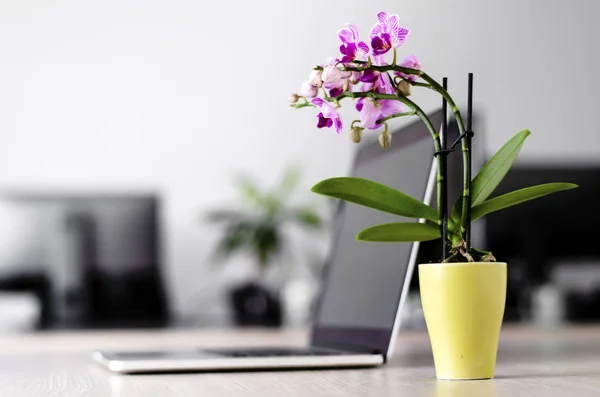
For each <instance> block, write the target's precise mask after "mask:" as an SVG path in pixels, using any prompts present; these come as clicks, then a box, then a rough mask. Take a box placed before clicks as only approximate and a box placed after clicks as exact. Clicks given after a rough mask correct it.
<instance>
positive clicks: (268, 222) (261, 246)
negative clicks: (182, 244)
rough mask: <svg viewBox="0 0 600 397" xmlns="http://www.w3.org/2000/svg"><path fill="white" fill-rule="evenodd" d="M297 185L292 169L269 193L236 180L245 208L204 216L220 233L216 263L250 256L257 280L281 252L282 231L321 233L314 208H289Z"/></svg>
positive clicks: (249, 182)
mask: <svg viewBox="0 0 600 397" xmlns="http://www.w3.org/2000/svg"><path fill="white" fill-rule="evenodd" d="M299 182H300V172H299V171H298V170H297V169H293V168H289V169H288V170H287V171H286V172H285V173H284V175H283V177H282V178H281V180H280V181H279V183H278V184H277V185H275V186H274V187H272V188H271V189H265V190H263V189H261V188H260V187H259V186H258V184H257V183H256V182H255V181H254V180H253V179H252V178H250V177H248V176H243V177H239V178H237V181H236V188H237V189H238V191H239V195H240V199H241V202H242V204H243V205H244V207H245V208H243V209H235V208H222V209H216V210H212V211H210V212H209V213H208V214H207V216H206V219H207V221H209V222H211V223H215V224H218V225H221V226H222V227H223V229H224V232H223V234H222V236H221V237H220V239H219V241H218V243H217V248H216V257H217V259H220V261H218V262H222V260H224V259H228V258H229V257H231V256H232V255H233V254H237V253H245V254H248V255H251V256H252V257H253V258H254V262H255V264H256V266H257V270H258V273H259V278H261V277H264V275H265V273H266V272H267V271H268V270H269V268H270V266H271V265H273V263H275V262H276V261H275V258H276V257H277V256H278V255H279V254H281V253H282V252H283V250H284V249H285V244H286V241H285V238H284V234H283V228H284V227H286V226H288V225H297V226H301V227H304V228H305V229H308V230H318V229H321V228H322V226H323V220H322V218H321V217H320V216H319V214H318V212H317V211H316V210H315V208H314V206H311V205H309V204H302V205H292V204H290V203H292V202H293V194H294V192H295V191H296V188H297V186H298V183H299Z"/></svg>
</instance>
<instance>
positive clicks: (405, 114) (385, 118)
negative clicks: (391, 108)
mask: <svg viewBox="0 0 600 397" xmlns="http://www.w3.org/2000/svg"><path fill="white" fill-rule="evenodd" d="M414 115H416V113H415V112H414V111H412V112H404V113H396V114H392V115H390V116H387V117H384V118H382V119H379V120H377V124H383V123H385V122H386V121H388V120H391V119H395V118H396V117H404V116H414Z"/></svg>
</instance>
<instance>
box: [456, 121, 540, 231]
mask: <svg viewBox="0 0 600 397" xmlns="http://www.w3.org/2000/svg"><path fill="white" fill-rule="evenodd" d="M530 134H531V132H530V131H529V130H523V131H521V132H519V133H517V134H516V135H515V136H513V137H512V138H511V139H509V140H508V142H506V143H505V144H504V146H502V147H501V148H500V150H498V151H497V152H496V154H494V155H493V156H492V158H491V159H490V160H489V161H488V162H487V163H486V164H485V165H484V166H483V168H482V169H481V171H479V174H477V176H476V177H475V178H474V179H473V180H472V182H471V192H470V193H471V207H475V206H477V205H479V204H481V203H483V202H484V201H485V200H486V199H487V198H488V197H489V196H490V194H492V192H493V191H494V189H496V187H498V185H499V184H500V182H501V181H502V179H504V176H505V175H506V173H507V172H508V170H509V169H510V167H512V165H513V163H514V161H515V159H516V158H517V155H518V154H519V151H520V150H521V146H523V143H524V142H525V139H527V137H528V136H529V135H530ZM461 210H462V196H461V197H459V198H458V200H456V203H455V204H454V207H453V208H452V218H453V219H454V220H455V221H458V220H459V219H460V216H461Z"/></svg>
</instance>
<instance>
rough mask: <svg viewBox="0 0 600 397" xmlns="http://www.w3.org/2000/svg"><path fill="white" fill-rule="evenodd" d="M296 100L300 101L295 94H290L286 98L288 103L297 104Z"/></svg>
mask: <svg viewBox="0 0 600 397" xmlns="http://www.w3.org/2000/svg"><path fill="white" fill-rule="evenodd" d="M298 99H300V97H299V96H298V95H297V94H290V95H288V97H287V101H288V102H289V103H296V102H298Z"/></svg>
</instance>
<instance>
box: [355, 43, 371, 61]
mask: <svg viewBox="0 0 600 397" xmlns="http://www.w3.org/2000/svg"><path fill="white" fill-rule="evenodd" d="M357 47H358V52H357V54H356V56H357V57H360V58H364V57H366V56H367V55H368V54H369V46H368V45H367V43H365V42H364V41H360V42H358V44H357Z"/></svg>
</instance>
